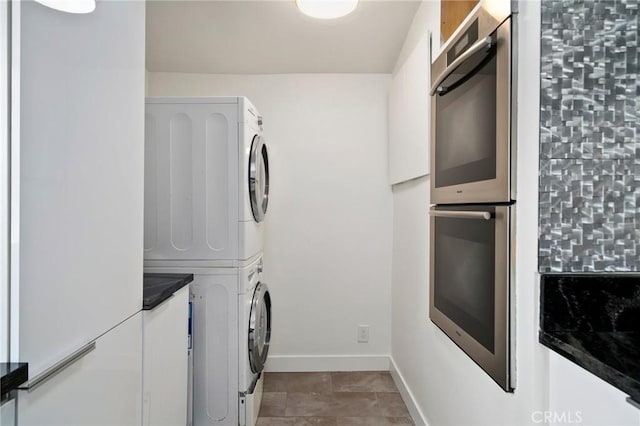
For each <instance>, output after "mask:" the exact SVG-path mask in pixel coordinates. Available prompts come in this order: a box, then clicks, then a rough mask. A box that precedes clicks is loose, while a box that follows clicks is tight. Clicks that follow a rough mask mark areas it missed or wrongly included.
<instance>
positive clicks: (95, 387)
mask: <svg viewBox="0 0 640 426" xmlns="http://www.w3.org/2000/svg"><path fill="white" fill-rule="evenodd" d="M141 402H142V313H140V312H139V313H137V314H136V315H134V316H133V317H131V318H129V319H128V320H126V321H125V322H123V323H122V324H120V325H118V326H117V327H115V328H114V329H112V330H110V331H109V332H107V333H106V334H104V335H103V336H101V337H100V338H98V339H97V340H96V348H95V349H94V350H93V351H91V352H89V353H87V354H86V355H85V356H84V357H82V358H80V359H79V360H78V361H76V362H75V363H73V364H71V365H70V366H69V367H68V368H66V369H65V370H62V371H61V372H60V373H58V374H57V375H55V376H53V377H52V378H51V379H49V380H48V381H46V382H44V383H43V384H42V385H40V386H39V387H37V388H35V389H34V390H32V391H31V392H27V391H20V393H19V395H18V425H19V426H42V425H47V426H57V425H60V426H98V425H100V426H115V425H118V426H129V425H131V426H134V425H135V426H139V425H140V424H141V422H142V410H141V405H142V404H141Z"/></svg>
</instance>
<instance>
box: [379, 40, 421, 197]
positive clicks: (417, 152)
mask: <svg viewBox="0 0 640 426" xmlns="http://www.w3.org/2000/svg"><path fill="white" fill-rule="evenodd" d="M430 68H431V63H430V60H429V33H428V32H425V33H424V34H423V35H422V38H421V39H420V41H419V42H418V44H417V46H416V47H415V49H414V50H413V52H411V54H410V55H409V56H408V57H407V60H406V62H405V63H404V64H403V65H402V67H401V68H400V69H399V70H398V72H397V73H396V74H395V75H394V76H393V79H392V81H391V85H390V88H389V181H390V183H391V184H392V185H393V184H396V183H400V182H404V181H406V180H409V179H413V178H416V177H420V176H424V175H426V174H428V173H429V158H430V156H429V139H430V135H429V129H430V126H429V122H430V121H431V117H430V103H431V97H430V96H429V83H430V77H429V73H430Z"/></svg>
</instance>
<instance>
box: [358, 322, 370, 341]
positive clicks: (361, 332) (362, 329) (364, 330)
mask: <svg viewBox="0 0 640 426" xmlns="http://www.w3.org/2000/svg"><path fill="white" fill-rule="evenodd" d="M358 343H369V326H368V325H359V326H358Z"/></svg>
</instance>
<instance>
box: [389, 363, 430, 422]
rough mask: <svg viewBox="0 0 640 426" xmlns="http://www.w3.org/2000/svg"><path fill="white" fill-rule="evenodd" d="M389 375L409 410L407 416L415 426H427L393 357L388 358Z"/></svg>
mask: <svg viewBox="0 0 640 426" xmlns="http://www.w3.org/2000/svg"><path fill="white" fill-rule="evenodd" d="M389 373H391V377H392V378H393V381H394V382H395V383H396V386H397V387H398V390H399V391H400V395H401V396H402V400H403V401H404V404H405V405H406V406H407V410H409V414H411V419H412V420H413V422H414V423H415V424H416V426H429V423H428V422H427V419H426V417H425V415H424V414H423V413H422V411H421V410H420V408H419V407H418V404H417V403H416V400H415V398H414V397H413V394H412V393H411V390H410V389H409V387H408V386H407V383H406V382H405V380H404V377H402V374H401V373H400V370H398V367H397V366H396V363H395V361H394V360H393V357H389Z"/></svg>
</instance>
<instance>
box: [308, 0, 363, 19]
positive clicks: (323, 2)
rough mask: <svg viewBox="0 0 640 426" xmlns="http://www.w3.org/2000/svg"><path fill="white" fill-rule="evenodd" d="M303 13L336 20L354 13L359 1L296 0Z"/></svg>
mask: <svg viewBox="0 0 640 426" xmlns="http://www.w3.org/2000/svg"><path fill="white" fill-rule="evenodd" d="M296 5H297V6H298V9H300V11H301V12H302V13H304V14H305V15H307V16H311V17H313V18H318V19H335V18H340V17H342V16H346V15H348V14H350V13H351V12H353V11H354V10H355V9H356V6H357V5H358V0H296Z"/></svg>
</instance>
